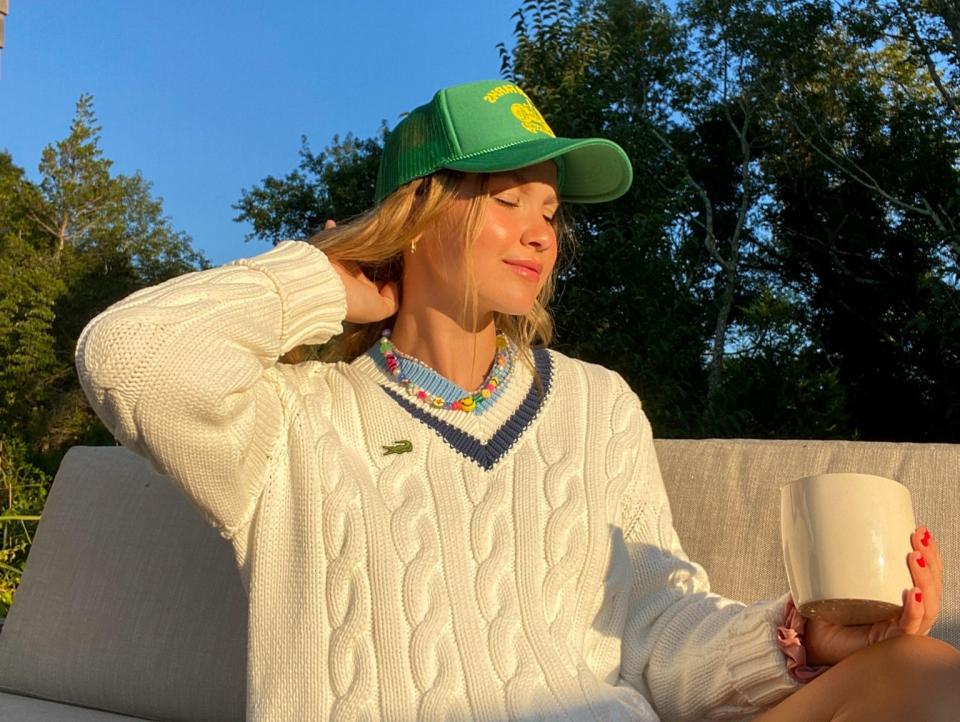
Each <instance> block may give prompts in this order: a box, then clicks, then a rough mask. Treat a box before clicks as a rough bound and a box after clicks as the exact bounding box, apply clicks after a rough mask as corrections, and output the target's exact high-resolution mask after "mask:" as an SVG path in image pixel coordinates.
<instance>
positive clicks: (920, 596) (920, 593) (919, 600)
mask: <svg viewBox="0 0 960 722" xmlns="http://www.w3.org/2000/svg"><path fill="white" fill-rule="evenodd" d="M913 598H914V599H916V600H917V603H918V604H919V603H920V602H922V601H923V593H922V592H917V593H916V594H914V595H913Z"/></svg>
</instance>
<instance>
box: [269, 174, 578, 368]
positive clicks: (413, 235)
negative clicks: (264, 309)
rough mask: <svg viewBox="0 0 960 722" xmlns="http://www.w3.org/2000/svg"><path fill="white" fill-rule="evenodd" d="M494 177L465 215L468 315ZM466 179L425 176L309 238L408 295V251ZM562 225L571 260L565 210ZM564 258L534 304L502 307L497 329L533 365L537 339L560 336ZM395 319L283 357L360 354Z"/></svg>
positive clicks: (563, 250) (351, 327)
mask: <svg viewBox="0 0 960 722" xmlns="http://www.w3.org/2000/svg"><path fill="white" fill-rule="evenodd" d="M488 179H489V176H488V175H486V174H481V175H480V176H479V180H480V183H479V188H478V189H477V190H476V192H474V193H473V194H472V197H471V198H470V204H469V206H468V208H467V212H466V213H465V214H464V217H463V222H462V229H461V235H462V238H463V239H464V244H465V249H464V250H465V253H464V257H465V258H466V259H467V264H468V267H467V269H466V271H467V273H466V276H467V279H468V282H467V288H466V289H465V291H464V303H463V308H462V313H461V319H460V321H461V322H467V321H476V320H477V304H478V299H477V287H476V282H475V279H474V278H473V269H472V267H471V258H472V253H471V250H472V248H473V244H474V243H475V241H476V239H477V236H478V234H479V231H480V228H481V226H482V222H483V208H484V199H485V196H486V190H487V181H488ZM464 180H465V174H464V173H459V172H456V171H449V170H441V171H437V172H436V173H433V174H432V175H429V176H426V177H424V178H417V179H415V180H413V181H411V182H409V183H407V184H405V185H403V186H401V187H400V188H398V189H397V190H395V191H394V192H393V193H391V194H390V195H389V196H387V197H386V198H385V199H384V200H383V202H381V203H380V204H379V205H378V206H376V207H374V208H373V209H371V210H369V211H367V212H366V213H364V214H363V215H361V216H359V217H357V218H356V219H354V220H352V221H350V222H349V223H346V224H344V225H340V226H337V227H336V228H332V229H329V230H324V231H321V232H319V233H317V234H315V235H314V236H312V237H311V238H309V239H308V240H307V242H308V243H310V244H312V245H314V246H316V247H317V248H319V249H320V250H321V251H323V252H324V253H325V254H326V255H327V257H328V258H330V259H332V260H339V261H353V262H356V263H357V264H359V266H360V268H361V269H362V270H363V272H364V274H365V275H366V276H367V278H369V279H370V280H371V281H373V282H374V283H378V284H379V283H385V282H388V281H395V282H396V283H397V285H398V288H399V290H400V299H401V302H402V299H403V288H402V277H403V252H404V250H405V249H407V248H409V247H410V245H411V243H413V242H414V241H415V240H417V239H419V238H420V236H421V235H423V234H424V233H425V232H428V231H430V230H431V229H433V228H434V227H436V225H437V223H438V222H439V221H440V220H441V218H442V217H443V215H444V212H445V211H446V210H447V209H449V208H450V206H451V205H452V203H453V201H454V200H456V199H458V198H460V199H462V198H463V193H464V190H463V186H464ZM554 227H555V229H556V233H557V243H558V245H559V252H560V256H561V258H564V259H565V258H566V257H568V256H569V254H570V252H571V251H572V245H573V236H572V233H571V232H570V227H569V224H568V223H567V222H566V220H565V218H564V217H562V213H561V212H560V211H558V213H557V215H556V216H555V217H554ZM560 260H561V259H558V263H557V264H556V265H555V266H554V269H553V273H551V275H550V277H549V278H547V280H546V282H545V283H544V284H543V288H541V289H540V293H539V294H538V295H537V299H536V301H535V302H534V305H533V308H531V309H530V311H529V312H528V313H526V314H525V315H523V316H511V315H507V314H502V313H495V314H494V325H495V326H496V328H497V329H498V330H499V331H502V332H503V333H504V334H505V335H506V336H507V338H509V339H510V340H511V341H513V343H514V344H515V345H516V346H517V348H518V351H519V354H518V355H519V357H520V359H521V361H522V362H523V363H524V364H525V365H527V366H528V367H529V368H530V369H531V370H533V371H534V373H536V370H535V369H534V368H533V362H532V357H531V354H530V350H531V349H532V348H533V347H535V346H546V345H547V344H548V343H549V342H550V340H551V339H552V337H553V318H552V317H551V315H550V311H549V304H550V301H551V299H552V297H553V291H554V287H555V284H556V276H557V273H558V268H559V267H560V266H561V263H560ZM394 318H395V317H390V318H387V319H384V320H383V321H380V322H377V323H368V324H354V323H346V322H344V324H343V326H344V330H343V333H341V334H340V335H339V336H336V337H335V338H333V339H331V340H330V341H329V342H328V343H326V344H325V345H324V346H323V348H322V351H321V352H320V353H319V354H318V353H317V352H316V349H315V348H313V347H308V346H299V347H297V348H295V349H293V350H291V351H290V352H288V353H287V354H285V355H284V356H283V357H282V358H281V359H280V360H281V361H282V362H285V363H299V362H301V361H306V360H310V359H317V358H320V359H322V360H324V361H346V362H350V361H353V360H354V359H355V358H357V357H358V356H360V355H361V354H363V353H365V352H366V351H367V349H369V348H370V346H372V345H373V344H374V343H375V342H376V341H377V339H378V338H379V337H380V334H381V332H382V330H383V329H384V328H388V327H391V326H392V325H393V320H394Z"/></svg>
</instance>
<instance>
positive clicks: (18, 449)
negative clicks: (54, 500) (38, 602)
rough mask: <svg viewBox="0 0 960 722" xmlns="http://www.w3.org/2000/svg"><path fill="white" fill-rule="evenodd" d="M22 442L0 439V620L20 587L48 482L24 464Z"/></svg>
mask: <svg viewBox="0 0 960 722" xmlns="http://www.w3.org/2000/svg"><path fill="white" fill-rule="evenodd" d="M27 456H28V453H27V449H26V446H25V444H24V443H23V441H21V440H19V439H16V438H11V437H8V436H2V435H0V509H2V511H0V529H2V546H0V616H6V614H7V611H8V610H9V608H10V604H11V603H12V601H13V594H14V592H15V591H16V588H17V585H18V584H19V583H20V575H21V574H22V572H23V565H24V563H25V562H26V560H27V554H28V552H29V551H30V545H31V544H32V543H33V535H34V534H35V533H36V530H37V522H38V521H39V519H40V513H41V511H42V510H43V504H44V502H45V501H46V499H47V491H48V489H49V487H50V483H51V481H52V480H51V479H50V478H49V477H48V476H47V475H46V474H44V473H43V472H42V471H40V470H39V469H38V468H36V467H35V466H33V465H32V464H31V463H30V462H29V461H27Z"/></svg>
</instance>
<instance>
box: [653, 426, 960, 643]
mask: <svg viewBox="0 0 960 722" xmlns="http://www.w3.org/2000/svg"><path fill="white" fill-rule="evenodd" d="M656 448H657V457H658V459H659V461H660V467H661V470H662V472H663V477H664V484H665V485H666V487H667V494H668V495H669V497H670V501H671V506H672V509H673V517H674V526H675V527H676V528H677V533H678V534H679V536H680V541H681V543H682V544H683V546H684V550H685V551H686V552H687V555H688V556H689V557H690V558H691V559H693V560H694V561H696V562H699V563H700V564H701V565H702V566H703V567H705V568H706V570H707V573H708V574H709V575H710V582H711V587H712V589H713V590H714V591H716V592H718V593H720V594H722V595H724V596H726V597H730V598H732V599H739V600H741V601H745V602H751V601H756V600H759V599H773V598H775V597H777V596H779V595H780V594H782V593H783V592H784V591H787V589H788V587H787V577H786V573H785V571H784V568H783V561H782V552H781V550H780V486H781V485H782V484H784V483H785V482H787V481H791V480H793V479H797V478H800V477H802V476H810V475H811V474H818V473H825V472H860V473H864V474H876V475H878V476H886V477H889V478H892V479H897V480H898V481H901V482H903V484H905V485H906V486H907V488H908V489H910V493H911V495H912V497H913V506H914V513H915V515H916V518H917V523H918V524H926V525H927V526H928V527H930V529H931V530H932V532H933V534H934V536H935V537H936V538H937V541H938V542H939V544H940V549H941V553H942V555H943V558H944V578H943V604H942V609H941V612H940V617H939V620H938V622H937V624H936V626H935V627H934V628H933V631H932V634H933V636H936V637H938V638H940V639H943V640H945V641H948V642H950V643H951V644H953V645H954V646H958V647H960V525H958V523H957V520H958V519H960V484H958V482H960V445H958V444H905V443H878V442H854V441H759V440H745V439H706V440H688V439H683V440H665V439H658V440H657V441H656Z"/></svg>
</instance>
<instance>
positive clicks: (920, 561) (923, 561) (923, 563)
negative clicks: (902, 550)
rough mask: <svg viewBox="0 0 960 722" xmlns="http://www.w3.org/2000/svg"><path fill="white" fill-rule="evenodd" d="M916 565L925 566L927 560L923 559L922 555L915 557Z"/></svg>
mask: <svg viewBox="0 0 960 722" xmlns="http://www.w3.org/2000/svg"><path fill="white" fill-rule="evenodd" d="M917 565H918V566H921V567H925V566H927V562H926V561H925V560H924V558H923V557H917Z"/></svg>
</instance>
